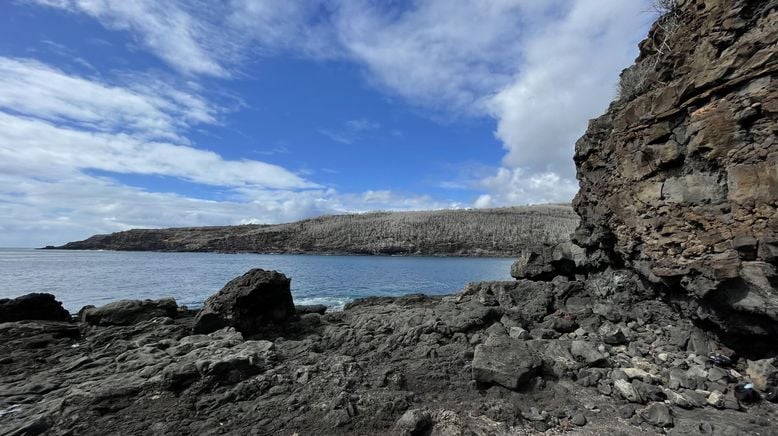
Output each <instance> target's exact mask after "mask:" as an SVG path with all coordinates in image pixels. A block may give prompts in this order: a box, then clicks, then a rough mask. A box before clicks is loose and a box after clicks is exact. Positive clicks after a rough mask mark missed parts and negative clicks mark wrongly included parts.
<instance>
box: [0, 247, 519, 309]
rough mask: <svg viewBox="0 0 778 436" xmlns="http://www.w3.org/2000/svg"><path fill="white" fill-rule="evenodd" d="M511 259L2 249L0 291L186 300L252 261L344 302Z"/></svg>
mask: <svg viewBox="0 0 778 436" xmlns="http://www.w3.org/2000/svg"><path fill="white" fill-rule="evenodd" d="M511 262H512V260H511V259H500V258H455V257H448V258H443V257H384V256H314V255H289V254H220V253H152V252H121V251H70V250H32V249H0V298H6V297H16V296H19V295H22V294H26V293H29V292H50V293H52V294H54V295H56V296H57V298H58V299H59V300H60V301H62V302H63V303H64V306H65V308H66V309H68V310H70V311H71V312H75V311H78V309H80V308H81V307H83V306H84V305H87V304H94V305H101V304H105V303H107V302H110V301H114V300H119V299H123V298H131V299H142V298H160V297H168V296H169V297H174V298H175V299H176V300H177V301H178V304H183V305H187V306H190V307H198V306H200V305H202V302H203V300H205V299H206V298H207V297H208V296H210V295H211V294H213V293H214V292H216V291H218V290H219V289H220V288H221V287H222V286H223V285H224V284H225V283H226V282H228V281H229V280H230V279H232V278H234V277H236V276H238V275H241V274H243V273H244V272H246V271H248V270H249V269H251V268H264V269H271V270H278V271H281V272H283V273H284V274H286V275H287V276H288V277H291V278H292V294H293V295H294V300H295V303H296V304H319V303H321V304H326V305H328V306H331V307H342V306H343V305H344V304H345V303H347V302H348V301H350V300H353V299H354V298H357V297H365V296H370V295H402V294H408V293H414V292H422V293H426V294H450V293H453V292H456V291H457V290H459V289H462V288H463V287H464V286H465V285H466V284H467V283H469V282H475V281H481V280H510V265H511Z"/></svg>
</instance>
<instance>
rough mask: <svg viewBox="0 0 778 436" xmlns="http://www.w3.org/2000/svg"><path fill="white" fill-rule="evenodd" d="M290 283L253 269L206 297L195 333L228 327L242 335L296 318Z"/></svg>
mask: <svg viewBox="0 0 778 436" xmlns="http://www.w3.org/2000/svg"><path fill="white" fill-rule="evenodd" d="M290 283H291V279H289V278H287V277H286V276H285V275H283V274H281V273H279V272H277V271H265V270H263V269H252V270H250V271H249V272H247V273H246V274H243V275H242V276H240V277H237V278H234V279H232V280H231V281H230V282H229V283H227V284H226V285H224V287H223V288H222V289H221V290H220V291H219V292H217V293H216V294H214V295H212V296H211V297H209V298H208V299H207V300H205V304H204V305H203V309H202V310H201V311H200V312H199V313H198V314H197V316H196V317H195V324H194V332H195V333H210V332H213V331H216V330H218V329H221V328H223V327H228V326H229V327H235V329H237V330H238V331H240V332H241V333H243V334H254V333H257V332H259V331H261V330H262V329H263V328H264V327H267V326H268V325H272V324H278V323H283V322H285V321H287V320H289V319H291V318H293V317H294V316H295V313H296V312H295V307H294V302H293V301H292V292H291V290H290V288H289V284H290Z"/></svg>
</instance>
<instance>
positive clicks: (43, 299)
mask: <svg viewBox="0 0 778 436" xmlns="http://www.w3.org/2000/svg"><path fill="white" fill-rule="evenodd" d="M23 320H48V321H69V320H70V313H69V312H68V311H67V310H65V309H64V308H63V307H62V303H61V302H59V301H57V299H56V297H54V295H52V294H40V293H35V294H27V295H22V296H21V297H17V298H2V299H0V323H2V322H12V321H23Z"/></svg>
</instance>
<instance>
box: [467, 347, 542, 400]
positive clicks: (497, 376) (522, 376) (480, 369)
mask: <svg viewBox="0 0 778 436" xmlns="http://www.w3.org/2000/svg"><path fill="white" fill-rule="evenodd" d="M542 363H543V362H542V361H541V360H540V358H539V357H538V355H537V354H536V353H535V352H534V351H533V350H532V348H530V347H529V346H528V345H527V343H526V342H524V341H521V340H517V339H513V338H511V337H507V336H503V337H490V338H489V339H488V340H487V341H486V343H484V344H482V345H478V346H477V347H475V355H474V356H473V380H475V381H477V382H479V383H497V384H499V385H502V386H505V387H506V388H508V389H518V388H519V387H521V386H522V385H524V384H525V383H527V382H528V381H529V380H530V378H532V376H533V375H535V374H536V373H537V370H538V369H539V368H540V366H541V365H542Z"/></svg>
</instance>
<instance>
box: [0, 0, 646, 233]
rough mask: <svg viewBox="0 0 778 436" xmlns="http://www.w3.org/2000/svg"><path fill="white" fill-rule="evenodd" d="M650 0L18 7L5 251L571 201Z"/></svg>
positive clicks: (0, 80) (6, 39) (3, 99)
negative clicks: (587, 139)
mask: <svg viewBox="0 0 778 436" xmlns="http://www.w3.org/2000/svg"><path fill="white" fill-rule="evenodd" d="M649 10H650V7H649V0H629V1H625V0H415V1H410V0H409V1H401V0H385V1H377V0H374V1H371V0H340V1H335V0H333V1H320V0H284V1H277V0H218V1H217V0H213V1H210V0H187V1H179V0H166V1H164V2H161V1H157V0H2V1H0V246H6V247H35V246H43V245H48V244H62V243H64V242H67V241H72V240H78V239H84V238H86V237H88V236H90V235H92V234H97V233H110V232H115V231H120V230H126V229H130V228H138V227H144V228H149V227H170V226H201V225H229V224H245V223H279V222H289V221H294V220H298V219H302V218H306V217H311V216H317V215H322V214H333V213H345V212H348V213H350V212H366V211H372V210H420V209H440V208H471V207H478V208H481V207H498V206H510V205H523V204H537V203H548V202H569V201H570V200H571V199H572V197H573V195H574V194H575V192H576V191H577V188H578V184H577V182H576V180H575V167H574V164H573V161H572V156H573V150H574V144H575V141H576V139H577V138H579V137H580V136H581V135H582V134H583V132H584V131H585V129H586V126H587V122H588V120H589V119H590V118H594V117H596V116H598V115H599V114H600V113H602V112H603V111H604V110H605V108H606V107H607V105H608V103H609V102H610V101H611V100H612V99H613V97H614V96H615V90H616V83H617V80H618V75H619V73H620V72H621V70H622V69H624V68H626V67H627V66H629V65H630V64H631V63H632V61H633V60H634V59H635V57H636V56H637V52H638V49H637V43H638V42H639V41H640V40H641V39H643V38H644V37H645V35H646V34H647V31H648V27H649V25H650V23H651V22H652V21H653V19H654V18H655V16H654V15H653V14H652V13H651V12H648V11H649Z"/></svg>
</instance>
